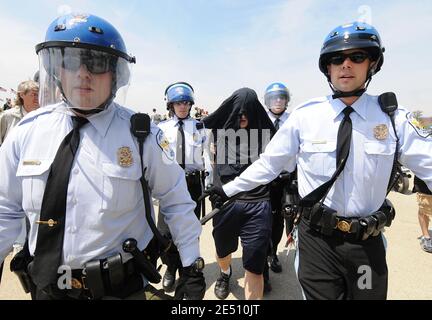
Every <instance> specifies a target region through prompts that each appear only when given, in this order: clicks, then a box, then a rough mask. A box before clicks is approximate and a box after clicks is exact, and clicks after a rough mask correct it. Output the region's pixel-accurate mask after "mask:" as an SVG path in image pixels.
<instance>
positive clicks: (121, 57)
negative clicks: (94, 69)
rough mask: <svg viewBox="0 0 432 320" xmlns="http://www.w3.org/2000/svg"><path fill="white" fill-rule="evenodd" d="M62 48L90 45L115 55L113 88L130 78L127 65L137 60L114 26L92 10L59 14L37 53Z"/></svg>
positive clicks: (83, 47)
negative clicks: (82, 12)
mask: <svg viewBox="0 0 432 320" xmlns="http://www.w3.org/2000/svg"><path fill="white" fill-rule="evenodd" d="M64 48H80V49H90V50H95V51H100V52H104V53H108V54H110V55H112V56H113V57H115V58H118V59H117V64H116V65H117V67H116V68H115V69H116V72H115V74H114V75H115V85H114V86H113V91H114V92H115V91H116V90H117V89H118V88H120V87H122V86H124V85H126V84H127V83H128V82H129V78H130V70H129V68H128V67H127V65H128V64H129V63H136V59H135V57H133V56H130V55H129V54H128V53H127V51H126V46H125V43H124V41H123V39H122V37H121V35H120V33H119V32H118V31H117V29H116V28H114V26H113V25H111V24H110V23H109V22H107V21H106V20H104V19H102V18H99V17H97V16H95V15H91V14H81V13H80V14H78V13H71V14H67V15H63V16H60V17H58V18H57V19H56V20H54V21H53V22H52V23H51V24H50V26H49V27H48V30H47V32H46V35H45V41H44V42H42V43H40V44H38V45H36V53H37V54H39V53H40V52H41V53H43V52H44V51H45V49H46V51H47V52H48V51H49V50H51V51H52V50H63V49H64ZM48 55H49V54H48Z"/></svg>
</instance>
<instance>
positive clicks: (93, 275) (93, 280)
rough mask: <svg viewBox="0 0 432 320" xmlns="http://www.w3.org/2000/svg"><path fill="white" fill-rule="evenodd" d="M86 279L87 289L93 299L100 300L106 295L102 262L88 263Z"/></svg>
mask: <svg viewBox="0 0 432 320" xmlns="http://www.w3.org/2000/svg"><path fill="white" fill-rule="evenodd" d="M85 279H86V285H87V288H88V290H89V291H90V292H91V294H92V297H93V299H100V298H102V297H103V296H104V295H105V289H104V283H103V279H102V270H101V263H100V260H95V261H89V262H87V263H86V265H85Z"/></svg>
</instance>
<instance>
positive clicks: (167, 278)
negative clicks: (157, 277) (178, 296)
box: [162, 269, 176, 292]
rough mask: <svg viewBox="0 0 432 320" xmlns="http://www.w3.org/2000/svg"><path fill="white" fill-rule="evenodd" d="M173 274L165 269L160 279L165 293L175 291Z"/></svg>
mask: <svg viewBox="0 0 432 320" xmlns="http://www.w3.org/2000/svg"><path fill="white" fill-rule="evenodd" d="M175 274H176V272H175V271H174V272H171V271H169V270H168V269H167V271H165V274H164V276H163V279H162V288H163V289H164V291H165V292H173V291H174V289H175Z"/></svg>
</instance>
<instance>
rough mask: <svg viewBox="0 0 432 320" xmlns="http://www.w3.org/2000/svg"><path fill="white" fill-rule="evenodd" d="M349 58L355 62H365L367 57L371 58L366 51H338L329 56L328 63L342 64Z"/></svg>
mask: <svg viewBox="0 0 432 320" xmlns="http://www.w3.org/2000/svg"><path fill="white" fill-rule="evenodd" d="M347 58H349V59H350V60H351V61H352V62H354V63H363V62H364V61H365V60H366V59H368V58H370V56H369V54H368V53H366V52H361V51H356V52H352V53H349V54H344V53H338V54H335V55H333V56H331V57H329V58H328V60H327V62H328V64H334V65H337V66H339V65H341V64H342V63H344V61H345V60H346V59H347Z"/></svg>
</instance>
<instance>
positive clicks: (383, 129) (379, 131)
mask: <svg viewBox="0 0 432 320" xmlns="http://www.w3.org/2000/svg"><path fill="white" fill-rule="evenodd" d="M388 135H389V130H388V127H387V126H386V125H385V124H380V125H378V126H376V127H375V128H374V136H375V139H377V140H385V139H387V138H388Z"/></svg>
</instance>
